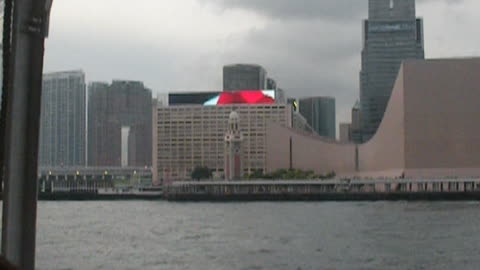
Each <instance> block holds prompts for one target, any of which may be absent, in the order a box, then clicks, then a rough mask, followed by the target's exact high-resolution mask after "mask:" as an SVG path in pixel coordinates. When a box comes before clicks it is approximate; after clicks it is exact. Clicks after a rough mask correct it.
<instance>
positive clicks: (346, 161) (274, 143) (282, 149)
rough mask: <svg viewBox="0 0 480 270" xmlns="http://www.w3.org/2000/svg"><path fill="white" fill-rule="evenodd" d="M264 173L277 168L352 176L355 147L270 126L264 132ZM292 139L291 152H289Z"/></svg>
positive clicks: (273, 125)
mask: <svg viewBox="0 0 480 270" xmlns="http://www.w3.org/2000/svg"><path fill="white" fill-rule="evenodd" d="M267 136H268V140H267V171H268V172H273V171H276V170H279V169H289V168H290V167H291V168H294V169H302V170H313V171H315V173H316V174H327V173H330V172H332V171H334V172H336V173H337V174H339V175H352V174H354V173H355V145H353V144H341V143H334V142H332V141H329V140H326V139H324V138H322V137H320V136H318V135H307V134H304V133H299V132H298V131H296V130H293V129H290V128H286V127H281V126H279V125H276V124H275V123H271V124H270V125H269V126H268V129H267ZM290 140H291V150H290Z"/></svg>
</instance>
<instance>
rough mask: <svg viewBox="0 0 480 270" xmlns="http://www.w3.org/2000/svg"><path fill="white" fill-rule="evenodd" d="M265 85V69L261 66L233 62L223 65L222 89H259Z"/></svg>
mask: <svg viewBox="0 0 480 270" xmlns="http://www.w3.org/2000/svg"><path fill="white" fill-rule="evenodd" d="M266 86H267V71H266V70H265V69H264V68H263V67H262V66H259V65H252V64H234V65H227V66H224V67H223V90H224V91H236V90H261V89H265V87H266ZM272 90H273V89H272Z"/></svg>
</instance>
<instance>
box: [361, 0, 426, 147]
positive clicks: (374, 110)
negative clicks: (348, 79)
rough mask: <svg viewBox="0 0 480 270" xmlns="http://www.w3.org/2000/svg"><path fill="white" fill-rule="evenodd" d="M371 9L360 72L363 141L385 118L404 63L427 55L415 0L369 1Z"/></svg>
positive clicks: (364, 33)
mask: <svg viewBox="0 0 480 270" xmlns="http://www.w3.org/2000/svg"><path fill="white" fill-rule="evenodd" d="M368 10H369V18H368V20H365V21H364V23H363V51H362V70H361V72H360V107H361V113H362V127H361V128H362V140H363V141H367V140H369V139H370V138H371V137H372V136H373V135H374V134H375V132H376V131H377V128H378V126H379V125H380V122H381V121H382V118H383V114H384V113H385V109H386V107H387V104H388V101H389V99H390V94H391V92H392V88H393V85H394V83H395V79H396V78H397V74H398V71H399V68H400V64H401V62H402V61H403V60H406V59H423V58H424V57H425V56H424V44H423V21H422V19H419V18H416V15H415V0H369V8H368Z"/></svg>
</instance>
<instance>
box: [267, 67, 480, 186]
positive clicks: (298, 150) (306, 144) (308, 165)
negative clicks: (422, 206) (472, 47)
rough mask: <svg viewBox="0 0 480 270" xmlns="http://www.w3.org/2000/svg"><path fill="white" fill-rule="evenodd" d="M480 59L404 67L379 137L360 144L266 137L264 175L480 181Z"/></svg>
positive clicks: (278, 130)
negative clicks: (309, 172) (307, 172)
mask: <svg viewBox="0 0 480 270" xmlns="http://www.w3.org/2000/svg"><path fill="white" fill-rule="evenodd" d="M478 70H480V58H473V59H449V60H427V61H423V60H409V61H406V62H404V64H403V65H402V67H401V69H400V72H399V75H398V77H397V80H396V83H395V86H394V88H393V91H392V96H391V98H390V102H389V104H388V107H387V110H386V112H385V117H384V118H383V120H382V122H381V125H380V127H379V129H378V131H377V133H376V134H375V135H374V137H372V139H371V140H370V141H368V142H367V143H365V144H362V145H359V146H355V145H353V144H345V145H342V144H335V143H328V142H325V140H322V139H320V138H314V137H311V136H304V135H301V134H299V133H298V132H295V131H292V130H290V129H287V128H282V127H279V126H275V127H272V128H269V129H268V132H267V137H268V144H267V164H268V169H269V170H275V169H279V168H288V167H289V166H290V163H289V157H290V150H289V139H290V138H292V140H293V146H292V160H293V167H294V168H300V169H313V170H315V171H316V172H317V173H324V172H325V171H326V170H332V169H334V170H335V172H336V173H337V175H346V176H347V175H350V176H358V177H388V178H398V177H408V178H425V177H426V178H442V177H480V136H479V135H478V134H479V133H480V129H479V128H478V125H476V124H475V123H476V122H478V121H476V120H477V119H478V117H479V116H480V91H479V87H480V77H479V76H478Z"/></svg>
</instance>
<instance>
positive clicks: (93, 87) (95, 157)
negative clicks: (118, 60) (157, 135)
mask: <svg viewBox="0 0 480 270" xmlns="http://www.w3.org/2000/svg"><path fill="white" fill-rule="evenodd" d="M88 92H89V93H88V95H89V99H88V102H89V106H88V135H89V136H88V149H89V155H88V164H89V165H90V166H122V167H139V166H141V167H143V166H151V165H152V94H151V91H150V90H149V89H147V88H145V87H144V85H143V83H142V82H136V81H113V82H112V84H108V83H101V82H93V83H91V84H90V85H89V89H88Z"/></svg>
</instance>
